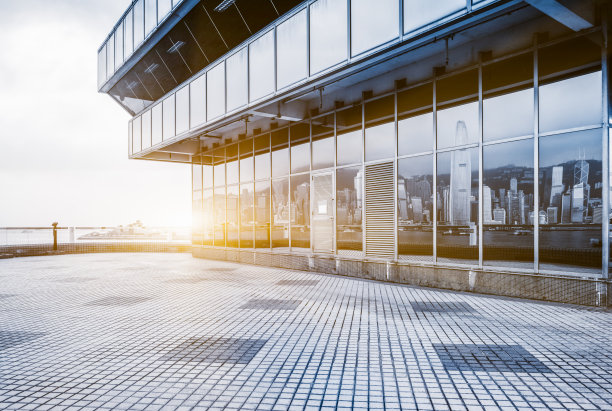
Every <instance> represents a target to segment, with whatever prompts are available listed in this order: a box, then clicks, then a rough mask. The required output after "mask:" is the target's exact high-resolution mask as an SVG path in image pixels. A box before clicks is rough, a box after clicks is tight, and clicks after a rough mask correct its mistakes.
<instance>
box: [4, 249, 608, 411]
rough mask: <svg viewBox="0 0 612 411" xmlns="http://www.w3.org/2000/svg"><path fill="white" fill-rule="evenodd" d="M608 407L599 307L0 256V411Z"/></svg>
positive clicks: (193, 262) (153, 264) (161, 264)
mask: <svg viewBox="0 0 612 411" xmlns="http://www.w3.org/2000/svg"><path fill="white" fill-rule="evenodd" d="M81 407H82V408H86V409H95V408H103V409H114V408H117V409H147V410H150V409H192V408H195V409H209V408H213V409H223V408H225V409H302V408H309V409H310V408H312V409H320V408H323V409H336V408H344V409H348V408H355V409H365V408H373V409H405V410H412V409H452V410H460V409H486V410H490V409H497V408H501V409H530V408H539V409H549V408H552V409H568V408H569V409H611V408H612V312H610V311H609V310H607V311H606V310H602V309H590V308H585V307H578V306H570V305H561V304H550V303H540V302H531V301H525V300H517V299H509V298H500V297H492V296H482V295H475V294H467V293H456V292H449V291H442V290H434V289H423V288H415V287H410V286H404V285H395V284H388V283H380V282H374V281H365V280H358V279H353V278H347V277H340V276H333V275H324V274H314V273H307V272H300V271H292V270H284V269H276V268H268V267H259V266H249V265H241V264H232V263H226V262H219V261H206V260H200V259H194V258H192V257H191V256H190V255H189V254H146V253H142V254H89V255H63V256H49V257H31V258H13V259H6V260H0V409H62V408H81Z"/></svg>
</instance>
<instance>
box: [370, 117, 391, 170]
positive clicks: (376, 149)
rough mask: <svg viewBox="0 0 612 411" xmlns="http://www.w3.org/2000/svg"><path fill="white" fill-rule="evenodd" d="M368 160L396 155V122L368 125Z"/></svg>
mask: <svg viewBox="0 0 612 411" xmlns="http://www.w3.org/2000/svg"><path fill="white" fill-rule="evenodd" d="M365 141H366V161H373V160H380V159H383V158H391V157H394V156H395V123H384V124H379V125H377V126H374V127H366V130H365Z"/></svg>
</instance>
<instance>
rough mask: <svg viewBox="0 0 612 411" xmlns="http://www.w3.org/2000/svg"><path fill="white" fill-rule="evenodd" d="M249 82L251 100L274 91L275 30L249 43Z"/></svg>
mask: <svg viewBox="0 0 612 411" xmlns="http://www.w3.org/2000/svg"><path fill="white" fill-rule="evenodd" d="M249 84H250V94H249V97H250V99H251V101H254V100H257V99H259V98H261V97H264V96H267V95H268V94H270V93H272V92H274V31H269V32H267V33H266V34H264V35H263V36H261V37H260V38H258V39H257V40H255V41H254V42H252V43H251V44H249Z"/></svg>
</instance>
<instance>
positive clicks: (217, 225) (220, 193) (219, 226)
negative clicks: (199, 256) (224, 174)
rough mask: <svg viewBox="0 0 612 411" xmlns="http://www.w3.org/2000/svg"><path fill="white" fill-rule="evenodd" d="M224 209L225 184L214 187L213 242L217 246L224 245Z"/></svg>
mask: <svg viewBox="0 0 612 411" xmlns="http://www.w3.org/2000/svg"><path fill="white" fill-rule="evenodd" d="M215 168H216V167H215ZM215 171H216V170H215ZM225 209H226V204H225V186H222V187H219V188H215V207H214V211H215V220H214V231H215V241H214V244H215V246H217V247H225Z"/></svg>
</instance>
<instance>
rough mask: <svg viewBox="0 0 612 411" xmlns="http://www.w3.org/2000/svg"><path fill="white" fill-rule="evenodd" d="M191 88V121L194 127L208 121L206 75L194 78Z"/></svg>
mask: <svg viewBox="0 0 612 411" xmlns="http://www.w3.org/2000/svg"><path fill="white" fill-rule="evenodd" d="M189 88H190V90H189V112H190V119H189V122H190V125H191V128H194V127H196V126H198V125H200V124H202V123H204V122H206V75H205V74H202V75H201V76H200V77H198V78H197V79H195V80H193V81H192V82H191V84H190V85H189Z"/></svg>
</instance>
